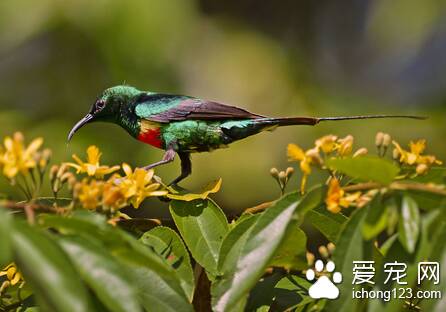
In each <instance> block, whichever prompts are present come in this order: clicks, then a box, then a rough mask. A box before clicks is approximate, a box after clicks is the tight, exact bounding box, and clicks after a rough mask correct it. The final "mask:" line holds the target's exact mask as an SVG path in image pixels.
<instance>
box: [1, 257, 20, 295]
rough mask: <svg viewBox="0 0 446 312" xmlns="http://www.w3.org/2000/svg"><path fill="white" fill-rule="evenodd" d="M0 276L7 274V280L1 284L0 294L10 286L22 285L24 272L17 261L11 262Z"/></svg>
mask: <svg viewBox="0 0 446 312" xmlns="http://www.w3.org/2000/svg"><path fill="white" fill-rule="evenodd" d="M0 276H5V277H6V280H5V281H4V282H3V283H2V284H1V286H0V294H1V293H3V292H4V291H5V290H6V288H8V287H9V286H15V285H17V284H20V285H22V284H23V283H24V282H25V281H24V280H23V277H22V274H21V273H20V272H19V270H18V269H17V266H16V265H15V263H10V264H8V265H7V266H6V267H4V268H3V269H2V270H1V271H0Z"/></svg>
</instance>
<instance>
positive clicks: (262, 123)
mask: <svg viewBox="0 0 446 312" xmlns="http://www.w3.org/2000/svg"><path fill="white" fill-rule="evenodd" d="M376 118H410V119H426V118H425V117H419V116H410V115H364V116H346V117H319V118H318V117H285V118H268V117H261V118H254V119H246V120H243V121H239V122H234V121H229V122H227V123H223V124H222V125H221V128H222V131H223V133H224V134H225V135H226V136H227V142H226V143H230V142H233V141H236V140H240V139H244V138H246V137H248V136H251V135H254V134H257V133H259V132H263V131H272V130H274V129H275V128H277V127H282V126H296V125H309V126H314V125H317V124H318V123H320V122H322V121H339V120H356V119H376Z"/></svg>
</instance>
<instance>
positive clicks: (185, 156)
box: [170, 152, 192, 185]
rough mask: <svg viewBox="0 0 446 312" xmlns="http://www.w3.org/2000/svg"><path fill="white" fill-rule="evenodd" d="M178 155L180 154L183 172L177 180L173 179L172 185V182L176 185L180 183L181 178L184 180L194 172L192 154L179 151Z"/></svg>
mask: <svg viewBox="0 0 446 312" xmlns="http://www.w3.org/2000/svg"><path fill="white" fill-rule="evenodd" d="M178 156H180V160H181V174H180V175H179V176H178V177H177V178H176V179H175V180H173V181H172V183H170V185H172V184H174V185H175V184H177V183H179V182H180V181H181V180H183V179H184V178H186V177H187V176H189V175H190V174H191V173H192V163H191V161H190V154H189V153H182V152H179V153H178Z"/></svg>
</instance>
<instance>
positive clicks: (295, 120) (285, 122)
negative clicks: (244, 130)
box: [258, 115, 426, 126]
mask: <svg viewBox="0 0 446 312" xmlns="http://www.w3.org/2000/svg"><path fill="white" fill-rule="evenodd" d="M383 118H409V119H426V117H420V116H412V115H360V116H341V117H285V118H268V119H269V120H270V122H271V123H272V124H276V125H278V126H294V125H309V126H314V125H317V124H318V123H320V122H321V121H340V120H358V119H383ZM258 120H259V121H260V120H261V119H258ZM265 121H267V120H265Z"/></svg>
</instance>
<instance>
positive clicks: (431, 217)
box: [376, 206, 446, 312]
mask: <svg viewBox="0 0 446 312" xmlns="http://www.w3.org/2000/svg"><path fill="white" fill-rule="evenodd" d="M441 208H445V207H444V206H443V207H441ZM441 213H442V212H441V209H438V210H434V211H431V212H428V213H426V214H424V215H423V216H422V218H421V220H420V235H419V239H418V240H419V242H418V243H417V244H416V248H415V251H414V252H413V253H409V252H408V251H407V250H406V248H405V247H404V246H403V245H402V243H401V241H400V240H399V239H395V240H394V241H393V244H392V245H391V246H390V248H388V251H387V253H386V255H385V258H384V260H383V262H384V263H391V262H395V261H398V262H400V263H404V264H406V265H407V269H406V271H405V272H406V274H407V275H406V276H405V277H404V279H403V281H405V282H407V284H408V285H414V284H416V283H417V275H418V264H419V263H420V262H422V261H433V262H440V261H441V260H442V259H444V255H445V249H446V245H445V244H444V241H445V239H446V221H445V220H444V219H443V217H442V215H441ZM442 263H444V262H442ZM440 265H441V263H440ZM441 271H442V270H441V268H440V272H441ZM386 277H387V276H386V274H385V273H384V272H383V271H377V278H376V280H377V286H379V287H380V288H381V289H383V290H391V289H393V288H395V287H400V286H399V285H398V284H396V282H394V283H392V282H388V283H386V284H384V280H385V278H386ZM422 286H423V289H425V286H427V285H426V284H425V283H424V282H423V284H422ZM438 286H440V287H441V286H444V283H443V282H440V284H439V285H438ZM404 301H405V300H403V299H396V300H391V301H390V302H388V303H387V304H386V309H385V311H386V312H396V311H401V309H402V306H403V305H404ZM423 301H424V300H423ZM426 301H431V300H426ZM432 301H436V300H432ZM422 311H431V310H430V309H426V310H424V309H423V310H422Z"/></svg>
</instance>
